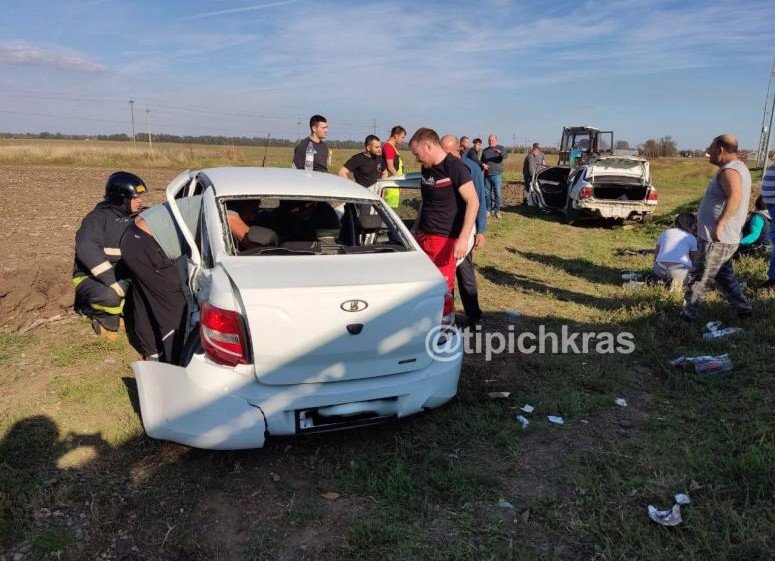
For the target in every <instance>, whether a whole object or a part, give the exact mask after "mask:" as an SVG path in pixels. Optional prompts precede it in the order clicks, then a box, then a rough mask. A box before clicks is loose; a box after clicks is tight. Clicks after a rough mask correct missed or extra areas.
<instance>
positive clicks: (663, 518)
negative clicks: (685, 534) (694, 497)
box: [648, 504, 683, 526]
mask: <svg viewBox="0 0 775 561" xmlns="http://www.w3.org/2000/svg"><path fill="white" fill-rule="evenodd" d="M648 509H649V518H651V520H653V521H654V522H656V523H657V524H661V525H662V526H678V524H680V523H681V522H683V518H681V505H677V504H676V505H673V508H671V509H670V510H658V509H657V507H655V506H653V505H649V506H648Z"/></svg>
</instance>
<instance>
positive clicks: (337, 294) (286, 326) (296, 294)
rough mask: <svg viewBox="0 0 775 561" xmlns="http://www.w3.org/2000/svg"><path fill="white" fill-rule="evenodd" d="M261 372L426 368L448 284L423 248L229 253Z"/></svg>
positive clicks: (281, 378) (313, 379)
mask: <svg viewBox="0 0 775 561" xmlns="http://www.w3.org/2000/svg"><path fill="white" fill-rule="evenodd" d="M221 265H222V266H223V267H224V269H225V270H226V272H227V274H228V275H229V277H230V278H231V279H232V282H233V283H234V285H235V287H236V293H237V294H238V297H239V298H240V300H241V302H242V308H243V311H244V314H245V321H246V324H247V329H248V331H249V335H248V338H249V340H250V344H251V347H252V349H251V350H252V358H253V363H254V367H255V371H256V377H257V378H258V380H259V381H260V382H262V383H265V384H278V385H287V384H300V383H319V382H334V381H341V380H355V379H362V378H372V377H377V376H385V375H391V374H399V373H403V372H410V371H413V370H418V369H421V368H425V367H427V366H429V365H430V362H431V360H432V359H431V358H430V356H429V355H428V353H426V351H425V339H426V335H427V334H428V332H429V331H430V330H431V328H432V327H434V326H437V325H439V324H440V322H441V314H442V306H443V298H444V295H445V293H446V285H445V283H444V280H443V277H442V276H441V274H440V273H439V272H438V270H437V269H436V267H434V266H433V264H432V263H431V262H430V261H429V260H428V258H427V257H426V256H425V254H424V253H422V252H420V251H408V252H400V253H395V254H389V255H385V254H373V255H326V256H323V255H313V256H271V257H270V256H254V257H228V258H225V259H223V260H222V261H221Z"/></svg>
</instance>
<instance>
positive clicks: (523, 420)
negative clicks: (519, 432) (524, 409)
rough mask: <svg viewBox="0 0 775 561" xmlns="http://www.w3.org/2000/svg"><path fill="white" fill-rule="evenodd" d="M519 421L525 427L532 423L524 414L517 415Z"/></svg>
mask: <svg viewBox="0 0 775 561" xmlns="http://www.w3.org/2000/svg"><path fill="white" fill-rule="evenodd" d="M517 421H519V422H520V423H522V428H523V429H526V428H527V426H528V425H529V424H530V421H528V420H527V419H526V418H525V417H524V416H523V415H517Z"/></svg>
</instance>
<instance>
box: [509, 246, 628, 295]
mask: <svg viewBox="0 0 775 561" xmlns="http://www.w3.org/2000/svg"><path fill="white" fill-rule="evenodd" d="M506 251H508V252H509V253H511V254H513V255H518V256H520V257H524V258H525V259H529V260H530V261H534V262H536V263H541V264H544V265H549V266H550V267H554V268H556V269H560V270H563V271H565V272H566V273H568V274H569V275H573V276H575V277H580V278H584V279H586V280H588V281H589V282H592V283H604V284H610V285H617V286H618V285H621V284H622V270H621V269H619V268H614V267H607V266H605V265H597V264H596V263H594V262H592V261H590V260H588V259H578V258H576V259H567V258H564V257H558V256H556V255H547V254H542V253H532V252H529V251H520V250H518V249H516V248H513V247H507V248H506Z"/></svg>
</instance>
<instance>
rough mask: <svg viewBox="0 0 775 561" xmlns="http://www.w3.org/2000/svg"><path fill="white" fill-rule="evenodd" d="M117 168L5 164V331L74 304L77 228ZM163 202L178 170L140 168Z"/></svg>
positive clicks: (1, 313) (0, 225) (1, 255)
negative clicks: (164, 194)
mask: <svg viewBox="0 0 775 561" xmlns="http://www.w3.org/2000/svg"><path fill="white" fill-rule="evenodd" d="M113 171H115V169H110V168H82V167H68V166H29V165H27V166H25V165H4V166H0V185H2V191H3V193H4V196H3V197H0V232H2V233H3V243H2V245H0V263H1V264H2V270H0V332H10V331H16V330H18V329H23V328H25V327H27V326H29V325H31V324H32V323H33V322H34V321H35V320H38V319H46V318H52V317H55V316H57V315H62V314H64V313H67V311H68V310H69V309H71V308H72V304H73V290H72V285H71V284H70V278H71V276H72V275H71V272H72V270H71V269H72V263H73V247H74V239H75V232H76V231H77V230H78V227H79V226H80V224H81V220H82V219H83V217H84V216H85V214H86V213H87V212H89V210H91V209H92V208H94V205H95V204H96V203H97V202H98V201H100V200H101V199H102V195H103V194H104V190H105V180H106V178H107V177H108V175H110V173H112V172H113ZM135 171H136V173H138V174H139V175H140V176H141V177H142V178H143V179H144V180H145V181H146V182H147V183H148V186H149V188H150V197H149V199H150V201H151V202H158V201H159V200H161V198H162V197H163V189H164V188H165V187H166V186H167V183H168V181H169V180H170V179H172V178H173V177H175V175H177V173H179V172H178V171H173V170H160V169H140V170H135Z"/></svg>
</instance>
